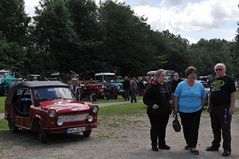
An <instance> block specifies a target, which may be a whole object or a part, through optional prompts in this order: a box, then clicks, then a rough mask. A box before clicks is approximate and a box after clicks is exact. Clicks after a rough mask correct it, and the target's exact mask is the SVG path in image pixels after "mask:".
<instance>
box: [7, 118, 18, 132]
mask: <svg viewBox="0 0 239 159" xmlns="http://www.w3.org/2000/svg"><path fill="white" fill-rule="evenodd" d="M8 128H9V131H10V132H12V133H17V132H18V130H19V128H18V127H17V126H16V125H15V124H14V123H13V121H12V120H11V119H9V120H8Z"/></svg>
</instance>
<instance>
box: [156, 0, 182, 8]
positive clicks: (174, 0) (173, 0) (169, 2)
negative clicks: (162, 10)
mask: <svg viewBox="0 0 239 159" xmlns="http://www.w3.org/2000/svg"><path fill="white" fill-rule="evenodd" d="M184 3H187V0H162V2H161V4H160V6H164V7H172V6H179V5H182V4H184Z"/></svg>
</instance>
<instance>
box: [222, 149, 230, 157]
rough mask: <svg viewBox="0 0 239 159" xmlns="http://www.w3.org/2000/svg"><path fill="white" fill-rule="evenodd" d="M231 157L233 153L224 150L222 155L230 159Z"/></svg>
mask: <svg viewBox="0 0 239 159" xmlns="http://www.w3.org/2000/svg"><path fill="white" fill-rule="evenodd" d="M230 155H231V151H230V150H227V149H224V151H223V153H222V156H224V157H228V156H230Z"/></svg>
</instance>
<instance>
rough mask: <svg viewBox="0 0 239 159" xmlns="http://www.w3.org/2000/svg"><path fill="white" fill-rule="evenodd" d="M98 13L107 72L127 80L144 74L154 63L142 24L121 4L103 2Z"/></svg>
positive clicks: (142, 19) (148, 39) (148, 30)
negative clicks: (128, 77) (122, 76)
mask: <svg viewBox="0 0 239 159" xmlns="http://www.w3.org/2000/svg"><path fill="white" fill-rule="evenodd" d="M99 12H100V23H101V28H102V32H103V42H104V46H105V47H104V49H105V54H107V55H106V56H105V61H106V65H107V66H108V67H107V68H108V71H113V70H116V71H117V72H118V73H119V74H122V75H131V76H132V75H139V74H145V72H147V71H148V70H149V69H150V68H151V67H152V66H151V63H154V61H155V58H154V57H153V54H154V50H155V49H154V47H153V46H152V40H151V37H152V35H151V30H150V27H149V26H148V25H147V24H146V22H145V21H146V20H145V19H144V18H142V17H137V16H135V14H134V12H133V11H132V10H131V9H130V7H129V6H127V5H126V4H125V3H116V2H112V1H106V2H105V3H104V4H103V5H101V7H100V9H99Z"/></svg>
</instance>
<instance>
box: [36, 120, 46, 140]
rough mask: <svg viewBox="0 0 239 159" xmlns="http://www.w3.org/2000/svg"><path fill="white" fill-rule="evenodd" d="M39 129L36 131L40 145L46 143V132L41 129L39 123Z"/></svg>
mask: <svg viewBox="0 0 239 159" xmlns="http://www.w3.org/2000/svg"><path fill="white" fill-rule="evenodd" d="M38 126H39V129H38V140H39V141H40V142H41V143H46V142H47V132H46V130H43V129H42V122H41V121H39V125H38Z"/></svg>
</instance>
